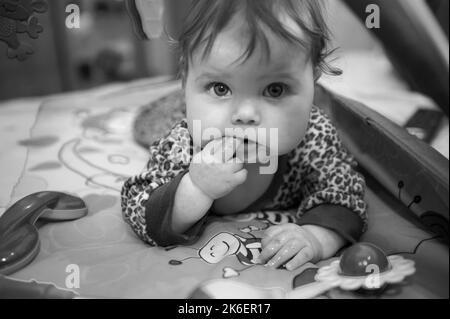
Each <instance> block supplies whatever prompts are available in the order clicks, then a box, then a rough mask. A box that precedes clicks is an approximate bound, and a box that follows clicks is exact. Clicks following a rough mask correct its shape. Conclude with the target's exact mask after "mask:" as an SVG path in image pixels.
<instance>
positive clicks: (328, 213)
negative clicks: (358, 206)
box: [297, 205, 364, 243]
mask: <svg viewBox="0 0 450 319" xmlns="http://www.w3.org/2000/svg"><path fill="white" fill-rule="evenodd" d="M297 224H298V225H300V226H303V225H316V226H321V227H325V228H328V229H331V230H333V231H335V232H336V233H338V234H339V235H341V236H342V237H343V238H345V239H346V240H348V241H349V242H351V243H355V242H357V241H358V240H359V238H360V237H361V235H362V233H363V231H362V230H363V226H364V223H363V221H362V219H361V218H360V217H359V216H358V214H356V213H355V212H353V211H351V210H350V209H348V208H346V207H343V206H338V205H320V206H316V207H314V208H312V209H310V210H308V211H307V212H306V213H305V214H304V215H302V216H301V217H300V220H299V221H298V222H297Z"/></svg>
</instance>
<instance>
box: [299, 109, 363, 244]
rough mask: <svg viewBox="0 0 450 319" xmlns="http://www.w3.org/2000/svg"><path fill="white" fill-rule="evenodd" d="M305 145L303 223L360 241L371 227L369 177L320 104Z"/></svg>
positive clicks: (301, 223)
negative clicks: (367, 198)
mask: <svg viewBox="0 0 450 319" xmlns="http://www.w3.org/2000/svg"><path fill="white" fill-rule="evenodd" d="M301 148H302V149H303V150H304V152H305V153H304V154H303V156H301V165H300V167H301V169H300V172H301V173H300V174H301V177H300V178H301V181H302V183H301V188H300V191H301V195H302V198H303V200H302V202H301V204H300V207H299V209H298V212H297V214H298V217H299V219H300V222H299V224H300V225H305V224H314V225H318V226H322V227H326V228H329V229H332V230H334V231H336V232H337V233H339V234H340V235H341V236H343V237H344V238H346V239H347V240H349V241H350V242H355V241H357V240H358V239H359V237H360V236H361V235H362V233H363V232H364V231H365V230H366V228H367V212H366V211H367V205H366V203H365V201H364V193H365V180H364V177H363V176H362V175H361V174H360V173H358V172H357V171H356V170H355V167H356V166H357V163H356V161H355V160H354V158H353V156H352V155H351V154H349V152H348V151H347V150H346V149H345V147H344V146H343V145H342V143H341V141H340V139H339V137H338V134H337V131H336V128H335V127H334V126H333V124H332V123H331V121H330V119H329V118H328V117H327V115H326V114H325V113H323V111H321V110H319V109H318V108H316V107H314V108H313V111H312V114H311V119H310V123H309V127H308V130H307V133H306V136H305V139H304V140H303V142H302V145H301Z"/></svg>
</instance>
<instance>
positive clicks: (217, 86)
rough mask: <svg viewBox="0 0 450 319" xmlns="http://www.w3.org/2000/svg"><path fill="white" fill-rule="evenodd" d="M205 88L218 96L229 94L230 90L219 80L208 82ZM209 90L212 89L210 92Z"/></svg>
mask: <svg viewBox="0 0 450 319" xmlns="http://www.w3.org/2000/svg"><path fill="white" fill-rule="evenodd" d="M206 89H207V90H208V92H210V93H214V94H215V95H217V96H218V97H224V96H227V95H228V94H229V93H230V94H231V90H230V89H229V88H228V86H227V85H226V84H223V83H219V82H215V83H210V84H208V86H207V87H206ZM211 90H213V92H211Z"/></svg>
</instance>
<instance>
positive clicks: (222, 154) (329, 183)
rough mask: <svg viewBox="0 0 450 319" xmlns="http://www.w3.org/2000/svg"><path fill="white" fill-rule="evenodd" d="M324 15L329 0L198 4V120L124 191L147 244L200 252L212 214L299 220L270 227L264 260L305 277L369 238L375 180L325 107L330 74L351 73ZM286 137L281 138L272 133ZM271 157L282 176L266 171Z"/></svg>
mask: <svg viewBox="0 0 450 319" xmlns="http://www.w3.org/2000/svg"><path fill="white" fill-rule="evenodd" d="M322 10H323V9H322V6H321V4H320V1H317V0H195V1H193V5H192V8H191V10H190V11H189V13H188V15H187V18H186V20H185V24H184V29H183V32H182V35H181V37H180V41H179V45H180V49H181V59H180V67H181V78H182V84H183V89H184V94H185V101H186V119H185V120H182V121H181V122H180V123H177V124H176V125H175V126H174V127H173V129H172V130H171V131H170V132H169V133H168V134H167V135H166V136H165V137H164V138H161V139H160V140H158V141H156V142H155V143H154V144H153V145H152V146H151V147H150V160H149V162H148V165H147V167H146V169H145V170H144V171H143V172H142V173H141V174H140V175H137V176H134V177H131V178H130V179H129V180H127V181H126V182H125V185H124V187H123V189H122V209H123V215H124V218H125V220H126V221H127V222H128V223H129V224H130V225H131V226H132V228H133V230H134V231H135V232H136V234H137V235H138V236H139V237H140V238H141V239H142V240H144V241H145V242H147V243H149V244H150V245H159V246H168V245H180V244H189V243H192V242H193V241H195V240H196V239H198V236H199V235H200V234H201V232H202V229H203V226H204V223H205V220H206V219H207V218H208V216H209V215H211V214H214V215H230V214H239V213H248V212H256V211H264V210H277V211H283V212H285V213H286V214H292V213H294V214H295V216H296V217H297V218H296V219H295V220H296V222H295V223H287V224H282V225H276V226H272V227H269V228H268V229H266V230H265V232H264V234H263V237H262V241H261V244H262V251H261V253H260V255H259V257H258V258H257V260H255V262H256V263H264V264H266V265H268V266H270V267H274V268H276V267H279V266H285V268H286V269H288V270H294V269H296V268H298V267H300V266H301V265H303V264H304V263H306V262H317V261H320V260H321V259H325V258H329V257H332V256H333V255H334V254H336V252H337V251H338V250H339V249H340V248H342V247H343V246H344V245H346V244H347V243H349V242H354V241H356V240H358V238H359V237H360V236H361V234H362V233H363V231H364V230H365V228H366V220H367V218H366V203H365V202H364V199H363V197H364V191H365V182H364V178H363V177H362V176H361V175H360V174H359V173H358V172H356V171H355V170H354V168H355V166H356V163H355V161H354V159H353V157H352V156H351V155H350V154H349V153H348V152H347V150H346V149H345V148H344V147H343V145H342V143H341V141H340V140H339V137H338V135H337V132H336V129H335V128H334V126H333V125H332V123H331V122H330V120H329V118H328V117H327V116H326V115H325V114H324V113H323V112H322V111H321V110H319V109H318V108H317V107H316V106H314V105H313V96H314V87H315V83H316V81H317V80H318V79H319V77H320V76H321V74H322V73H323V72H326V73H331V74H339V70H336V69H333V68H332V67H331V66H329V65H328V64H327V63H326V61H325V58H326V57H327V55H328V53H329V51H327V48H326V45H327V41H328V36H329V32H328V29H327V26H326V24H325V21H324V17H323V13H322ZM198 124H201V126H199V125H198ZM211 128H213V129H214V132H216V134H212V135H211V134H203V133H205V130H207V129H211ZM274 129H276V133H277V134H276V138H275V139H274V138H273V134H260V133H261V132H268V131H269V130H274ZM195 130H200V133H202V134H194V133H195V132H194V131H195ZM242 132H245V133H246V134H242ZM250 133H252V134H250ZM269 135H270V143H269V140H268V139H267V136H269ZM274 141H275V142H276V145H275V144H274ZM274 145H275V146H276V147H274ZM260 150H264V153H266V154H267V152H268V153H269V158H271V159H273V160H276V161H277V166H276V169H274V170H273V171H270V172H267V171H266V172H264V173H262V172H263V171H262V170H261V168H263V167H264V166H266V164H267V163H266V162H264V161H262V160H260V157H258V156H254V155H255V154H256V155H258V154H260V153H261V152H260ZM252 154H253V155H252Z"/></svg>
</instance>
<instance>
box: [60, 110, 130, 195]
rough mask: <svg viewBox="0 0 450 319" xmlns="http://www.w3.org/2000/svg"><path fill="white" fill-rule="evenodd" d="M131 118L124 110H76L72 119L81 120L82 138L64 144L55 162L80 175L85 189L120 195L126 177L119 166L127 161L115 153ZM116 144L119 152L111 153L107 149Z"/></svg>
mask: <svg viewBox="0 0 450 319" xmlns="http://www.w3.org/2000/svg"><path fill="white" fill-rule="evenodd" d="M132 115H133V114H132V113H131V112H129V111H127V110H125V109H114V110H111V111H108V112H105V113H100V114H94V115H91V114H90V111H89V110H87V109H81V110H77V111H76V112H75V116H76V117H77V118H78V120H81V121H80V124H81V127H82V129H83V131H82V138H80V137H77V138H74V139H71V140H69V141H67V142H65V143H64V144H63V145H62V147H61V149H60V150H59V153H58V158H59V161H60V162H61V163H62V164H63V165H64V166H65V167H67V168H68V169H70V170H71V171H73V172H74V173H76V174H78V175H80V176H82V177H83V178H84V179H85V184H86V185H87V186H90V187H101V188H106V189H110V190H114V191H117V192H120V189H121V187H122V184H123V182H124V181H125V180H126V179H127V178H128V177H129V176H128V175H126V174H123V167H124V166H126V165H128V164H129V163H130V162H131V159H130V157H129V156H128V155H127V154H123V153H119V151H120V144H122V143H123V138H122V135H123V134H126V133H127V131H126V130H128V127H130V126H129V125H128V124H129V123H127V119H128V120H131V119H132ZM116 145H118V146H119V150H118V151H117V153H111V148H113V147H114V146H116ZM105 146H108V147H105ZM105 151H108V152H107V153H106V152H105Z"/></svg>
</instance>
